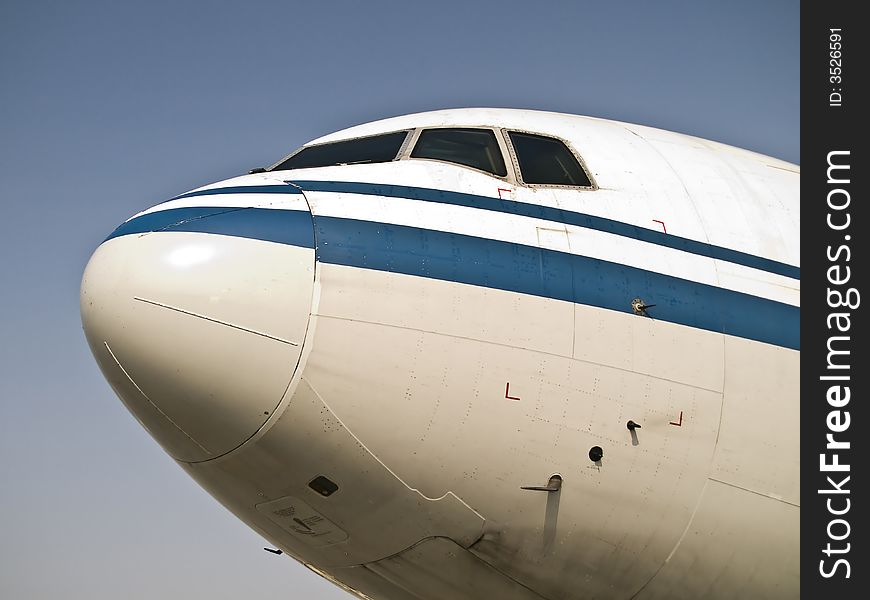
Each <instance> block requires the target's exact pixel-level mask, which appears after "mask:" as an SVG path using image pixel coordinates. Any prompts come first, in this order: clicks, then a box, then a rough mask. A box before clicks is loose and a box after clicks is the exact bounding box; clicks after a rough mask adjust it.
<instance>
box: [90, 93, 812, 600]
mask: <svg viewBox="0 0 870 600" xmlns="http://www.w3.org/2000/svg"><path fill="white" fill-rule="evenodd" d="M440 127H461V128H475V127H482V128H490V129H492V130H493V131H495V132H496V133H497V134H498V135H499V136H500V137H499V144H500V147H501V148H502V151H503V152H504V153H505V162H506V163H507V171H508V174H507V176H504V177H496V176H494V175H492V174H489V173H484V172H481V171H478V170H476V169H472V168H469V167H465V166H461V165H457V164H450V163H447V162H441V161H437V160H427V159H415V158H411V157H410V152H411V147H412V146H413V143H414V140H415V139H416V138H417V136H419V132H420V131H421V130H423V129H427V128H440ZM400 130H408V131H410V132H411V134H409V135H410V137H409V139H408V141H407V142H406V144H405V147H403V149H402V152H401V154H400V156H399V159H398V160H394V161H390V162H383V163H376V164H348V165H341V166H331V167H320V168H310V169H294V170H282V171H277V170H275V171H267V172H265V173H258V174H252V175H246V176H242V177H238V178H235V179H230V180H227V181H222V182H219V183H215V184H212V185H209V186H206V187H204V188H200V189H198V190H194V191H193V192H190V193H187V194H183V195H182V196H179V197H178V198H176V199H174V200H171V201H169V202H165V203H163V204H160V205H157V206H155V207H153V208H151V209H148V210H146V211H144V212H143V213H140V214H138V215H135V216H134V217H132V218H131V219H129V220H128V221H126V222H125V223H124V224H122V225H121V226H120V227H119V228H118V230H116V231H115V232H114V233H113V234H112V235H111V236H110V237H109V239H107V240H106V241H105V242H104V243H103V244H102V245H101V246H100V247H99V248H98V249H97V251H96V252H95V253H94V256H93V257H92V259H91V262H90V263H89V265H88V267H87V269H86V271H85V274H84V278H83V283H82V318H83V323H84V328H85V332H86V335H87V338H88V341H89V343H90V345H91V348H92V351H93V352H94V355H95V357H96V358H97V361H98V363H99V365H100V367H101V369H102V370H103V372H104V374H105V376H106V378H107V379H108V381H109V382H110V384H111V385H112V386H113V388H114V389H115V391H116V392H117V393H118V395H119V396H120V398H121V399H122V401H123V402H124V403H125V404H126V405H127V407H128V408H129V409H130V411H131V412H132V413H133V414H134V416H136V418H137V419H139V421H140V422H141V423H142V425H143V426H144V427H146V428H147V429H148V430H149V432H150V433H151V434H152V435H153V436H154V437H155V439H156V440H157V441H158V442H159V443H160V444H161V445H162V446H163V447H164V448H165V450H166V451H167V452H168V453H169V454H170V455H172V456H173V457H174V458H175V459H176V460H177V461H178V462H179V464H180V465H181V466H182V467H183V468H184V469H185V470H186V471H187V472H188V473H189V474H190V475H191V476H192V477H193V478H194V479H195V480H196V481H197V482H198V483H199V484H200V485H202V486H203V487H204V488H205V489H207V490H208V491H209V492H210V493H211V494H212V495H213V496H214V497H215V498H216V499H217V500H218V501H220V502H221V503H222V504H223V505H224V506H226V507H227V508H228V509H229V510H230V511H232V512H233V513H234V514H236V515H237V516H238V517H239V518H240V519H242V520H243V521H245V522H246V523H247V524H248V525H250V526H251V527H252V528H254V529H255V530H257V531H258V532H260V533H261V534H262V535H263V536H264V537H265V538H267V539H268V540H270V542H271V543H272V544H274V545H275V546H276V547H278V548H281V549H283V550H284V551H285V552H286V553H288V554H289V555H291V556H293V557H294V558H296V559H297V560H300V561H302V562H303V563H305V564H306V565H308V566H309V567H311V568H312V569H314V570H315V571H317V572H318V573H320V574H321V575H323V576H325V577H327V578H329V579H331V580H333V581H335V582H337V583H339V584H340V585H343V586H345V587H346V588H347V589H350V590H353V591H354V592H355V593H357V594H361V595H367V596H369V597H371V598H397V599H411V598H423V599H429V598H433V599H442V598H483V597H493V598H517V599H531V598H547V599H550V600H556V599H567V598H602V599H604V598H626V599H627V598H638V599H641V598H643V599H652V598H671V599H673V598H687V599H695V598H735V597H742V598H745V597H751V598H793V597H797V596H798V595H799V581H800V577H799V567H798V541H799V516H800V497H799V458H798V455H799V452H798V447H799V433H798V424H799V416H800V414H799V385H798V367H799V363H800V346H799V329H798V320H799V314H800V270H799V265H800V255H799V235H798V231H799V224H800V213H799V192H798V187H799V179H800V175H799V169H798V168H797V167H796V166H794V165H791V164H788V163H784V162H782V161H779V160H776V159H773V158H769V157H765V156H761V155H758V154H754V153H750V152H747V151H743V150H738V149H735V148H731V147H728V146H724V145H721V144H718V143H714V142H709V141H705V140H700V139H697V138H691V137H687V136H684V135H680V134H675V133H669V132H665V131H661V130H656V129H650V128H647V127H642V126H637V125H630V124H624V123H616V122H612V121H603V120H598V119H590V118H584V117H575V116H570V115H561V114H555V113H542V112H535V111H517V110H502V109H467V110H451V111H438V112H432V113H422V114H418V115H409V116H405V117H397V118H395V119H388V120H385V121H379V122H376V123H370V124H366V125H361V126H358V127H355V128H352V129H349V130H345V131H342V132H338V133H336V134H331V135H330V136H326V137H324V138H321V139H320V140H315V141H314V142H312V143H324V142H330V141H336V140H342V139H351V138H357V137H363V136H368V135H373V134H378V133H386V132H393V131H400ZM507 131H524V132H533V133H536V134H541V135H546V136H553V137H554V138H558V139H561V140H564V141H565V142H567V143H568V144H569V145H570V146H571V148H572V150H573V151H575V152H576V153H577V154H578V155H579V157H580V158H581V159H582V162H583V165H584V168H585V169H586V170H587V172H588V173H589V175H590V179H591V180H592V185H591V186H589V187H588V188H587V189H573V188H571V187H559V186H546V185H543V186H528V185H524V184H523V183H522V181H521V179H520V173H519V165H518V163H517V161H516V159H515V155H514V154H513V150H512V149H511V148H510V146H509V144H507V143H506V142H505V138H506V137H507V134H506V132H507ZM638 301H639V302H638ZM639 306H640V308H638V307H639ZM644 307H646V308H644ZM629 421H633V422H634V423H636V424H638V425H640V427H639V428H629V427H628V422H629ZM595 447H597V448H599V449H600V450H601V453H602V454H603V456H601V457H600V458H599V459H598V460H593V459H595V458H597V455H596V454H595V452H594V451H593V448H595ZM553 475H559V476H560V477H561V480H562V483H561V488H560V489H559V490H558V491H555V492H547V491H535V490H524V489H521V487H523V486H526V487H529V486H539V487H540V486H546V485H547V483H548V481H549V480H550V478H551V477H552V476H553Z"/></svg>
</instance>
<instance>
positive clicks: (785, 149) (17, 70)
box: [0, 0, 800, 600]
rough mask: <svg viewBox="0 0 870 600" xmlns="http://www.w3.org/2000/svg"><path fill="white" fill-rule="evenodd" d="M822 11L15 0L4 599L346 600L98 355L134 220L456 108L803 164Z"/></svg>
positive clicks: (2, 353) (10, 12) (1, 285)
mask: <svg viewBox="0 0 870 600" xmlns="http://www.w3.org/2000/svg"><path fill="white" fill-rule="evenodd" d="M798 8H799V3H798V2H789V1H766V2H756V1H751V2H750V1H747V0H739V1H731V2H717V3H714V2H708V1H699V0H696V1H691V2H689V1H686V2H676V1H672V0H659V1H656V2H642V1H636V2H632V1H623V2H601V1H595V2H586V1H580V0H575V1H546V0H544V1H541V2H528V1H522V2H520V1H514V0H500V1H480V2H474V1H471V0H462V1H444V0H442V1H439V2H413V1H408V0H405V1H404V2H385V1H380V0H366V1H364V2H362V1H359V2H351V1H346V2H333V1H329V0H323V1H320V2H292V1H288V0H284V1H269V0H248V1H246V2H239V1H235V2H223V1H219V0H217V1H212V2H205V1H184V0H175V1H172V2H166V1H164V0H150V1H149V2H131V1H126V0H124V1H119V0H114V1H106V2H99V1H88V0H77V1H74V2H69V1H65V2H60V1H58V2H45V1H41V0H26V1H24V0H0V207H2V216H0V253H2V256H3V257H4V260H3V261H0V302H2V311H0V340H2V341H0V597H2V598H65V599H70V600H72V599H79V598H82V599H84V598H87V599H88V600H102V599H108V598H113V599H114V598H118V597H122V596H123V597H124V598H129V599H138V598H154V597H163V598H201V597H207V598H210V599H222V598H238V597H257V598H260V599H263V600H265V599H269V598H282V599H288V600H293V599H325V600H330V599H346V598H349V596H348V595H347V594H345V593H344V592H342V591H340V590H339V589H337V588H335V587H333V586H332V585H331V584H329V583H327V582H325V581H323V580H321V579H320V578H319V577H317V576H316V575H314V574H312V573H310V572H309V571H307V570H306V569H305V568H304V567H302V566H300V565H298V564H296V563H295V562H294V561H293V560H291V559H289V558H287V557H286V556H281V557H278V556H274V555H271V554H268V553H266V552H263V550H262V547H263V546H264V545H265V542H264V540H262V538H260V537H259V536H258V535H257V534H256V533H254V532H253V531H251V530H249V529H248V528H247V526H246V525H244V524H243V523H242V522H241V521H239V520H237V519H236V518H235V517H234V516H232V515H231V514H230V513H229V512H227V511H226V510H225V509H224V508H222V507H221V506H220V505H218V504H217V502H215V501H214V500H213V499H212V498H211V497H210V496H209V495H208V494H207V493H206V492H204V491H203V490H201V489H200V488H199V487H198V486H197V485H196V484H195V483H194V482H193V481H192V480H191V479H190V478H188V477H187V475H185V474H184V473H183V472H182V470H181V469H180V468H179V467H178V466H177V465H175V463H174V462H173V461H172V460H171V459H170V458H169V457H168V456H167V455H166V454H165V453H164V452H163V451H162V450H161V449H160V448H159V447H158V445H157V444H156V442H154V441H153V440H152V439H151V438H150V437H149V436H148V434H147V433H146V432H145V431H144V430H143V429H142V428H141V427H140V426H139V425H138V423H137V422H136V421H135V420H134V419H133V417H132V416H131V415H130V414H129V413H127V411H126V409H125V408H124V407H123V405H122V404H121V403H120V401H119V400H118V399H117V398H116V397H115V396H114V394H113V392H112V391H111V389H110V388H109V386H108V385H107V384H106V383H105V381H104V380H103V378H102V376H101V374H100V372H99V370H98V368H97V366H96V363H95V361H94V360H93V358H92V357H91V355H90V351H89V350H88V347H87V344H86V342H85V339H84V335H83V334H82V330H81V321H80V318H79V283H80V280H81V274H82V271H83V269H84V266H85V264H86V262H87V260H88V258H89V257H90V255H91V253H92V252H93V251H94V249H95V248H96V246H97V245H98V244H99V243H100V242H101V241H102V240H103V239H104V238H105V237H106V235H108V234H109V233H110V232H111V231H112V230H113V229H114V228H115V227H116V226H117V225H118V224H119V223H120V222H122V221H123V220H124V219H126V218H127V217H129V216H130V215H132V214H133V213H136V212H138V211H140V210H142V209H144V208H146V207H148V206H151V205H153V204H156V203H158V202H161V201H164V200H166V199H168V198H170V197H171V196H174V195H177V194H179V193H181V192H184V191H186V190H189V189H191V188H194V187H198V186H201V185H204V184H206V183H209V182H212V181H216V180H220V179H224V178H227V177H231V176H234V175H238V174H241V173H244V172H247V170H248V169H250V168H252V167H256V166H261V165H266V164H270V163H272V162H274V161H275V160H277V159H278V158H280V157H281V156H283V155H285V154H287V153H288V152H289V151H290V150H292V149H293V148H295V147H297V146H300V145H301V144H303V143H305V142H306V141H308V140H310V139H312V138H315V137H319V136H320V135H323V134H326V133H329V132H331V131H335V130H338V129H342V128H345V127H348V126H351V125H355V124H358V123H363V122H366V121H371V120H375V119H379V118H383V117H389V116H395V115H399V114H405V113H411V112H418V111H422V110H430V109H437V108H452V107H463V106H498V107H515V108H534V109H542V110H554V111H560V112H567V113H575V114H585V115H592V116H597V117H604V118H610V119H616V120H620V121H628V122H633V123H640V124H644V125H650V126H654V127H661V128H664V129H670V130H674V131H679V132H683V133H689V134H692V135H697V136H700V137H705V138H709V139H714V140H717V141H721V142H725V143H728V144H732V145H735V146H740V147H744V148H749V149H751V150H755V151H757V152H761V153H763V154H769V155H772V156H775V157H778V158H782V159H785V160H787V161H790V162H794V163H799V162H800V123H799V114H800V96H799V83H800V72H799V57H800V48H799V10H798Z"/></svg>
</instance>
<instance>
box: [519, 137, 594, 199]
mask: <svg viewBox="0 0 870 600" xmlns="http://www.w3.org/2000/svg"><path fill="white" fill-rule="evenodd" d="M508 135H509V136H510V139H511V144H512V145H513V147H514V152H516V155H517V161H518V162H519V167H520V175H521V176H522V179H523V182H525V183H531V184H540V185H573V186H578V187H592V182H591V181H589V176H588V175H586V172H585V171H584V170H583V167H582V166H580V163H579V162H578V161H577V157H575V156H574V154H573V153H572V152H571V151H570V150H569V149H568V147H567V146H566V145H565V143H564V142H562V141H561V140H557V139H556V138H551V137H546V136H543V135H533V134H531V133H520V132H519V131H510V132H508Z"/></svg>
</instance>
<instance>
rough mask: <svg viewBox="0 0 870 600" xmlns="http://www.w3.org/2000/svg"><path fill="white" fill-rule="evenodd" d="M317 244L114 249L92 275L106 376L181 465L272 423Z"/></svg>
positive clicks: (90, 317) (96, 337)
mask: <svg viewBox="0 0 870 600" xmlns="http://www.w3.org/2000/svg"><path fill="white" fill-rule="evenodd" d="M313 279H314V257H313V250H311V249H310V248H297V247H292V246H285V245H281V244H274V243H270V242H263V241H259V240H251V239H242V238H235V237H231V236H216V235H209V234H202V233H191V232H154V233H149V234H145V235H125V236H121V237H116V238H113V239H110V240H108V241H106V242H104V243H103V244H102V245H101V246H100V247H99V248H98V249H97V250H96V251H95V252H94V254H93V256H92V257H91V259H90V261H89V262H88V265H87V267H86V268H85V272H84V275H83V277H82V287H81V315H82V325H83V328H84V332H85V336H86V338H87V340H88V343H89V345H90V347H91V351H92V352H93V354H94V356H95V358H96V360H97V363H98V364H99V366H100V369H101V370H102V372H103V374H104V376H105V377H106V379H107V380H108V382H109V383H110V385H111V386H112V388H113V389H114V390H115V392H116V393H117V394H118V396H119V397H120V398H121V400H122V401H123V402H124V404H125V405H126V406H127V408H128V409H129V410H130V411H131V412H132V413H133V415H134V416H135V417H136V418H137V419H138V420H139V421H140V423H141V424H142V425H143V426H144V427H145V428H146V429H147V430H148V431H149V432H150V433H151V435H152V436H153V437H154V438H155V439H156V440H157V441H158V442H159V443H160V444H161V445H162V446H163V447H164V449H165V450H166V451H167V452H168V453H169V454H170V455H171V456H173V457H174V458H176V459H177V460H181V461H187V462H196V461H202V460H208V459H210V458H214V457H217V456H220V455H222V454H225V453H226V452H229V451H231V450H233V449H234V448H236V447H238V446H239V445H241V444H243V443H244V442H245V441H246V440H247V439H248V438H250V437H251V436H252V435H254V434H255V433H256V431H257V430H258V429H259V428H260V427H262V425H263V424H264V423H265V422H266V420H267V419H268V418H269V416H270V415H271V414H272V412H273V411H274V410H275V408H276V407H277V406H278V404H279V403H280V401H281V398H282V396H283V394H284V392H285V391H286V389H287V386H288V384H289V383H290V380H291V378H292V376H293V373H294V371H295V368H296V365H297V363H298V361H299V357H300V354H301V348H302V342H303V338H304V335H305V331H306V328H307V325H308V317H309V314H310V307H311V295H312V290H313Z"/></svg>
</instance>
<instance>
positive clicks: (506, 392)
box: [504, 381, 519, 400]
mask: <svg viewBox="0 0 870 600" xmlns="http://www.w3.org/2000/svg"><path fill="white" fill-rule="evenodd" d="M510 393H511V382H510V381H508V382H507V384H505V386H504V397H505V398H507V399H508V400H519V398H518V397H517V396H511V395H510Z"/></svg>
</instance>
